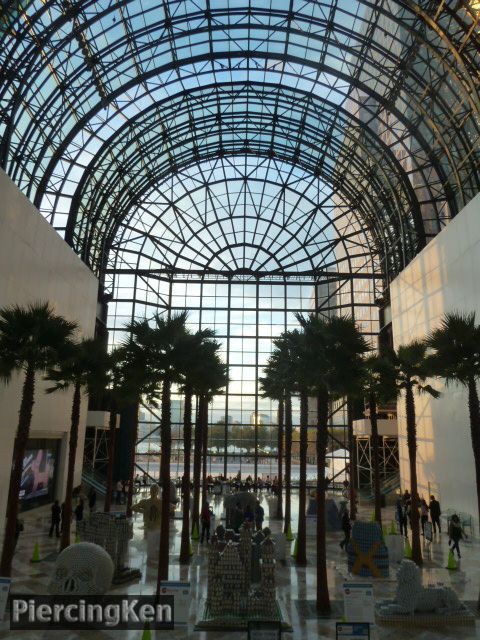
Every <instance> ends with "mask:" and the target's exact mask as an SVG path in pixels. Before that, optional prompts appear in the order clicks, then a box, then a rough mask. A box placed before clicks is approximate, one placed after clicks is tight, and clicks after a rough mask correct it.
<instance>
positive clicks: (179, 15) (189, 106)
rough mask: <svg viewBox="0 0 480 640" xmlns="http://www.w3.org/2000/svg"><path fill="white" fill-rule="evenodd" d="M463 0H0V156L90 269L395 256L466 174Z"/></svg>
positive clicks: (387, 270)
mask: <svg viewBox="0 0 480 640" xmlns="http://www.w3.org/2000/svg"><path fill="white" fill-rule="evenodd" d="M477 5H478V3H475V2H467V1H466V0H465V1H461V0H460V1H455V2H449V1H447V2H442V3H439V2H437V1H435V0H419V1H417V2H413V1H411V0H401V1H400V0H378V1H375V2H373V1H372V2H369V1H361V2H360V1H356V0H328V1H319V0H316V1H310V0H250V1H248V0H218V1H217V0H216V1H215V2H212V1H208V0H207V1H205V0H202V1H201V2H200V1H194V0H170V1H168V0H164V1H163V2H147V1H146V0H132V1H126V2H121V3H119V2H112V1H111V0H104V1H100V2H93V1H90V0H80V1H76V2H75V1H73V0H62V1H51V0H33V1H31V2H24V3H23V4H20V3H18V2H15V3H9V2H7V3H4V12H3V14H2V18H1V21H0V34H1V46H0V68H1V70H2V77H3V81H2V83H1V88H0V109H1V113H0V116H1V117H0V139H1V147H0V160H1V164H2V166H3V167H4V168H5V170H6V171H7V172H8V173H9V174H10V176H11V177H12V178H13V179H14V180H15V181H16V183H17V184H18V185H19V186H20V188H21V189H22V190H23V191H24V192H25V193H26V194H27V195H28V196H29V197H30V198H31V199H32V200H33V201H34V202H35V203H36V204H37V205H38V206H39V207H40V208H41V210H42V211H43V213H44V215H46V216H47V217H48V218H49V220H50V221H51V222H52V224H53V225H54V226H55V227H56V228H57V229H59V230H60V231H61V232H62V233H64V234H65V237H66V239H67V241H68V242H69V243H71V244H72V246H73V247H74V249H75V250H76V251H77V252H78V253H79V254H80V255H82V257H83V259H84V260H85V261H86V262H87V263H88V264H90V265H91V266H92V268H94V269H95V270H96V271H97V272H98V273H101V272H102V271H104V270H105V269H107V268H108V267H112V264H117V266H119V265H120V263H122V264H125V265H128V266H129V268H138V269H140V268H165V269H185V270H188V269H191V270H194V271H200V272H201V271H202V270H203V271H206V272H207V271H215V270H221V271H224V272H231V273H236V272H242V270H243V271H245V270H251V271H252V272H258V273H285V274H288V273H300V272H302V273H304V272H308V273H312V274H315V273H316V272H318V271H319V270H322V269H325V268H327V269H331V268H334V266H335V265H337V266H338V263H339V262H345V266H344V267H342V269H344V268H345V269H347V267H348V269H349V270H352V269H353V266H352V264H353V263H352V256H353V261H354V262H355V259H356V258H357V257H358V256H359V255H360V254H361V253H362V252H363V253H365V254H369V255H371V256H372V257H375V259H372V261H371V268H373V269H378V270H379V272H380V273H383V274H384V275H386V276H390V275H394V274H395V273H397V272H398V271H399V270H400V269H402V268H403V266H404V265H405V264H406V263H407V262H408V261H409V260H410V259H411V258H412V257H413V256H414V255H415V254H416V253H417V252H418V251H419V249H420V248H421V247H422V246H423V245H424V244H425V242H427V241H428V239H429V238H430V237H432V236H433V235H435V234H436V233H438V231H439V230H440V229H441V226H442V224H444V223H445V221H446V220H447V219H448V218H449V217H451V216H452V215H455V214H456V213H457V212H458V210H459V209H460V208H461V207H462V206H463V205H464V204H465V203H466V202H467V201H468V200H469V199H470V198H471V197H473V196H474V195H475V194H476V193H477V192H478V191H479V190H480V169H479V157H480V150H479V129H480V115H479V112H480V101H479V85H480V80H479V58H480V56H479V45H480V42H479V40H480V26H479V24H480V23H479V10H478V7H477ZM112 252H113V253H114V254H115V257H113V258H112ZM377 258H378V259H377ZM349 260H350V262H349ZM147 264H148V265H150V266H149V267H146V266H145V265H147ZM119 268H120V267H119ZM338 268H340V267H338Z"/></svg>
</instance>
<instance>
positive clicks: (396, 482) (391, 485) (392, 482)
mask: <svg viewBox="0 0 480 640" xmlns="http://www.w3.org/2000/svg"><path fill="white" fill-rule="evenodd" d="M398 489H400V474H398V473H394V474H392V475H391V476H389V477H388V478H387V479H386V480H384V482H383V484H382V486H381V487H380V493H381V494H382V495H384V496H387V495H389V494H390V493H394V492H395V491H397V490H398ZM363 499H364V500H367V501H368V502H374V500H375V496H374V494H373V491H371V490H370V489H369V490H368V492H365V493H364V495H363Z"/></svg>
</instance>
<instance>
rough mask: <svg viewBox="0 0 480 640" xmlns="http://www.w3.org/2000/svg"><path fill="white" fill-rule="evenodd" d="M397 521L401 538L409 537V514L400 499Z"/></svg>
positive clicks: (397, 506) (397, 508) (397, 507)
mask: <svg viewBox="0 0 480 640" xmlns="http://www.w3.org/2000/svg"><path fill="white" fill-rule="evenodd" d="M395 508H396V519H397V521H398V527H399V529H400V535H401V536H405V537H406V536H407V514H406V512H405V507H404V504H403V502H402V500H401V499H400V498H399V499H398V500H397V504H396V507H395Z"/></svg>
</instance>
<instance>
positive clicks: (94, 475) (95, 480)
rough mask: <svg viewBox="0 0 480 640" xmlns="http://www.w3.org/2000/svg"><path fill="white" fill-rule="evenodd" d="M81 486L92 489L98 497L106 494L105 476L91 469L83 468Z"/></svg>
mask: <svg viewBox="0 0 480 640" xmlns="http://www.w3.org/2000/svg"><path fill="white" fill-rule="evenodd" d="M82 484H84V485H87V486H89V487H93V488H94V489H95V491H96V492H97V495H99V496H105V494H106V493H107V491H106V487H105V476H104V475H103V473H99V472H98V471H95V469H92V468H91V467H84V468H83V471H82Z"/></svg>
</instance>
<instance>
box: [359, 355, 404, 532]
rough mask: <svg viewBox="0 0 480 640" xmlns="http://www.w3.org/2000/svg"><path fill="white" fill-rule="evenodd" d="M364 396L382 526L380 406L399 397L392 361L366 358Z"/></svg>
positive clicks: (379, 516) (375, 491) (380, 358)
mask: <svg viewBox="0 0 480 640" xmlns="http://www.w3.org/2000/svg"><path fill="white" fill-rule="evenodd" d="M361 383H362V389H361V391H362V395H363V396H364V397H365V398H366V399H367V401H368V409H369V418H370V430H371V443H372V467H373V495H374V503H375V507H374V508H375V521H376V522H378V524H379V525H380V526H382V499H381V491H380V449H379V442H378V441H379V435H378V415H377V414H378V405H379V404H381V403H385V402H389V401H391V400H393V399H394V398H395V397H396V395H397V388H396V385H395V371H394V369H393V366H392V363H391V361H389V360H387V359H385V358H383V357H382V356H380V355H378V354H375V355H371V356H369V357H367V358H365V361H364V366H363V372H362V380H361Z"/></svg>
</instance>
